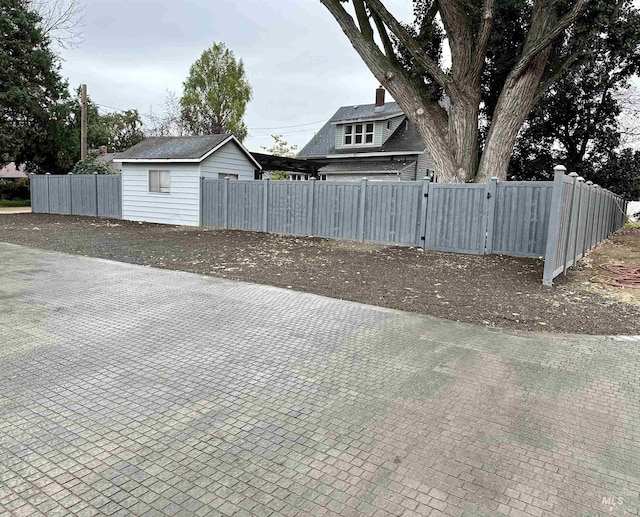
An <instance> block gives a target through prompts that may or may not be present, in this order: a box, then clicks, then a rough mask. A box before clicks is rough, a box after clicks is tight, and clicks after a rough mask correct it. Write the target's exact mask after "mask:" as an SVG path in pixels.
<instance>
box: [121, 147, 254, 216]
mask: <svg viewBox="0 0 640 517" xmlns="http://www.w3.org/2000/svg"><path fill="white" fill-rule="evenodd" d="M113 161H114V162H119V163H121V164H122V218H123V219H127V220H129V221H147V222H152V223H165V224H181V225H187V226H198V225H199V224H200V195H201V193H200V185H201V182H200V178H214V179H218V178H226V177H230V178H231V179H241V180H253V179H255V178H256V177H257V175H258V176H259V173H260V170H261V167H260V164H259V163H258V162H257V161H256V160H255V159H254V158H253V156H252V155H251V153H250V152H249V151H248V150H247V149H246V148H245V147H244V146H243V145H242V144H241V143H240V141H239V140H238V139H237V138H236V137H235V136H233V135H205V136H180V137H152V138H145V139H144V140H143V141H142V142H140V143H139V144H136V145H134V146H133V147H131V148H129V149H127V150H126V151H124V152H122V153H119V154H118V155H117V157H116V158H115V159H114V160H113Z"/></svg>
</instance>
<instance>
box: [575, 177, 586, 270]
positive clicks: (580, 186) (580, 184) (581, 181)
mask: <svg viewBox="0 0 640 517" xmlns="http://www.w3.org/2000/svg"><path fill="white" fill-rule="evenodd" d="M583 185H584V178H583V177H582V176H578V179H577V187H578V215H577V216H576V236H575V239H574V241H573V265H574V266H575V264H576V262H577V261H578V260H577V257H578V239H579V238H580V226H581V222H580V216H581V215H582V190H583ZM585 231H586V228H585Z"/></svg>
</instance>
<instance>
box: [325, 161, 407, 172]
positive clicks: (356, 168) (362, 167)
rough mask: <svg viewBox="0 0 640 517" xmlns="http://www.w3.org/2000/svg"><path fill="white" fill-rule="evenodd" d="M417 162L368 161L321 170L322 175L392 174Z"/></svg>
mask: <svg viewBox="0 0 640 517" xmlns="http://www.w3.org/2000/svg"><path fill="white" fill-rule="evenodd" d="M415 163H416V162H415V161H407V162H404V161H399V160H393V161H392V160H385V161H370V162H369V161H367V162H355V161H349V162H336V163H330V164H329V165H327V166H325V167H323V168H322V169H320V173H321V174H340V173H342V174H345V173H350V172H353V173H356V174H360V173H363V172H372V173H390V172H400V171H401V170H402V169H405V168H406V167H409V166H411V165H414V164H415Z"/></svg>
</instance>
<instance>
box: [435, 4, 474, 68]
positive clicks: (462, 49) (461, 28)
mask: <svg viewBox="0 0 640 517" xmlns="http://www.w3.org/2000/svg"><path fill="white" fill-rule="evenodd" d="M439 5H440V17H441V19H442V23H443V25H444V28H445V31H446V33H447V37H448V39H449V48H450V49H451V75H452V77H453V80H454V81H456V80H458V79H460V80H462V81H464V79H463V78H464V77H465V76H467V75H468V74H469V72H470V71H471V69H472V66H473V62H472V61H473V57H472V56H473V44H474V41H473V36H472V30H471V23H470V20H469V15H468V14H467V12H466V11H465V8H464V6H463V5H462V2H461V0H447V1H444V2H440V4H439Z"/></svg>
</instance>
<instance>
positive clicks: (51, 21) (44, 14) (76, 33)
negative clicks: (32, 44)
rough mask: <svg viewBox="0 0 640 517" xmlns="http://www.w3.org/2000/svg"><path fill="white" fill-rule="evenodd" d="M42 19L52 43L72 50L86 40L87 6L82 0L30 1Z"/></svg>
mask: <svg viewBox="0 0 640 517" xmlns="http://www.w3.org/2000/svg"><path fill="white" fill-rule="evenodd" d="M29 4H30V6H31V8H32V9H33V10H34V11H36V12H37V13H38V14H39V15H40V17H41V18H42V29H43V31H44V33H45V34H46V35H47V36H48V37H49V38H50V39H51V41H52V42H54V43H55V44H57V45H58V46H60V47H62V48H72V47H75V46H77V45H79V44H80V43H82V41H83V39H84V21H85V5H84V4H83V3H82V2H81V0H29Z"/></svg>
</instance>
